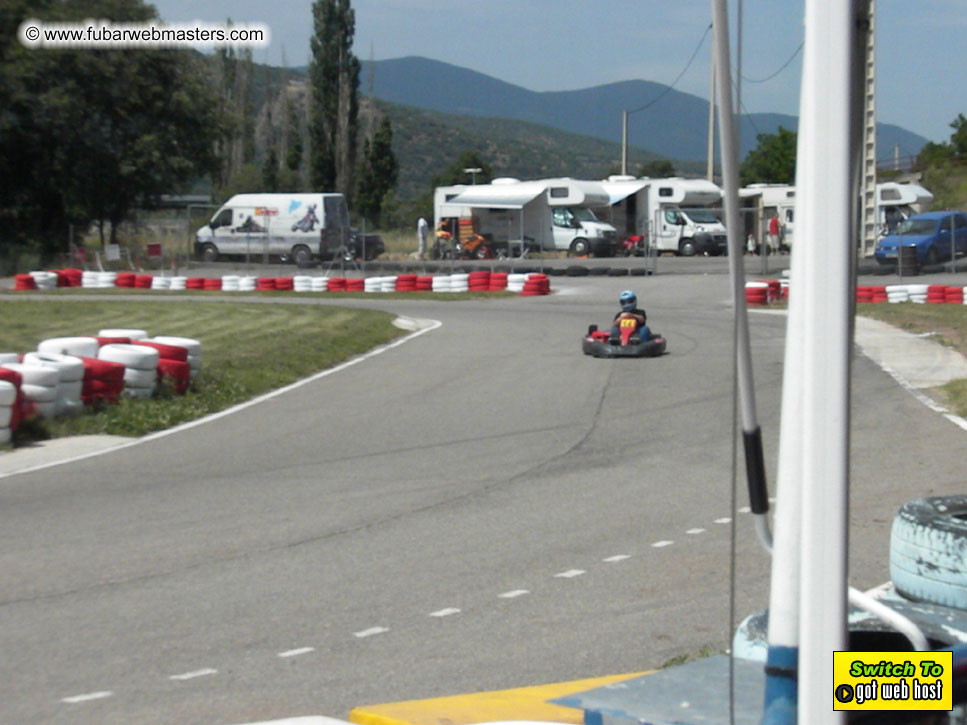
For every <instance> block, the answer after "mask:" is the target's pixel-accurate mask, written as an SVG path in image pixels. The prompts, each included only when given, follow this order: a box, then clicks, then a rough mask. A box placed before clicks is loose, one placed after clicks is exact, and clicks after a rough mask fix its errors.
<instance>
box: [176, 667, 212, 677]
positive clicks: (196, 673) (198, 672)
mask: <svg viewBox="0 0 967 725" xmlns="http://www.w3.org/2000/svg"><path fill="white" fill-rule="evenodd" d="M217 674H218V670H213V669H212V668H211V667H206V668H205V669H203V670H195V671H194V672H185V673H183V674H180V675H171V676H170V677H168V679H169V680H194V679H195V678H196V677H208V676H209V675H217Z"/></svg>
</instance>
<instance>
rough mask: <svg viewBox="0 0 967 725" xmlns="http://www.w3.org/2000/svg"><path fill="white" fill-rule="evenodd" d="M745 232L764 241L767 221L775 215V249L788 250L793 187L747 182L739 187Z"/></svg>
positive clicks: (793, 223)
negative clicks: (777, 232) (777, 236)
mask: <svg viewBox="0 0 967 725" xmlns="http://www.w3.org/2000/svg"><path fill="white" fill-rule="evenodd" d="M739 198H740V199H741V201H742V211H743V215H744V218H745V229H746V234H749V235H752V238H753V239H755V240H756V243H757V246H758V245H761V244H764V243H765V241H766V235H767V234H768V229H769V226H768V225H769V220H770V219H772V217H774V216H778V217H779V248H780V249H790V248H791V247H792V240H793V236H794V231H795V227H796V187H795V186H792V185H791V184H749V185H748V186H746V187H743V188H742V189H739Z"/></svg>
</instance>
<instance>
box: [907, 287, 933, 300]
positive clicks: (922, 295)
mask: <svg viewBox="0 0 967 725" xmlns="http://www.w3.org/2000/svg"><path fill="white" fill-rule="evenodd" d="M929 286H930V285H926V284H908V285H907V292H908V293H909V294H910V301H911V302H916V303H917V304H921V305H922V304H926V303H927V287H929Z"/></svg>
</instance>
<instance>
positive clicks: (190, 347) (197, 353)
mask: <svg viewBox="0 0 967 725" xmlns="http://www.w3.org/2000/svg"><path fill="white" fill-rule="evenodd" d="M144 342H154V343H159V344H161V345H169V346H172V347H180V348H184V350H185V361H186V362H187V363H188V367H189V369H190V378H191V379H192V380H194V379H195V378H196V377H197V376H198V371H199V370H200V369H201V342H199V341H198V340H195V339H193V338H190V337H174V336H171V335H161V336H158V337H151V338H148V339H147V340H144Z"/></svg>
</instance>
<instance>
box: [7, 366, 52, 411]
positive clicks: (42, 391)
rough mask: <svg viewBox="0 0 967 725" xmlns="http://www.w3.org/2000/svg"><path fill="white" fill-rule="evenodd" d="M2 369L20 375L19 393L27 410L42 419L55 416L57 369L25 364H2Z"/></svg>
mask: <svg viewBox="0 0 967 725" xmlns="http://www.w3.org/2000/svg"><path fill="white" fill-rule="evenodd" d="M3 367H5V368H6V369H8V370H13V371H14V372H16V373H20V379H21V381H22V382H21V384H20V392H21V393H22V394H23V397H24V400H25V401H26V405H27V409H28V410H32V411H33V412H34V413H36V414H37V415H39V416H40V417H42V418H53V417H54V416H55V415H56V414H57V384H58V382H59V381H60V371H59V370H58V369H57V368H55V367H51V366H49V365H31V364H27V363H4V365H3Z"/></svg>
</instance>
